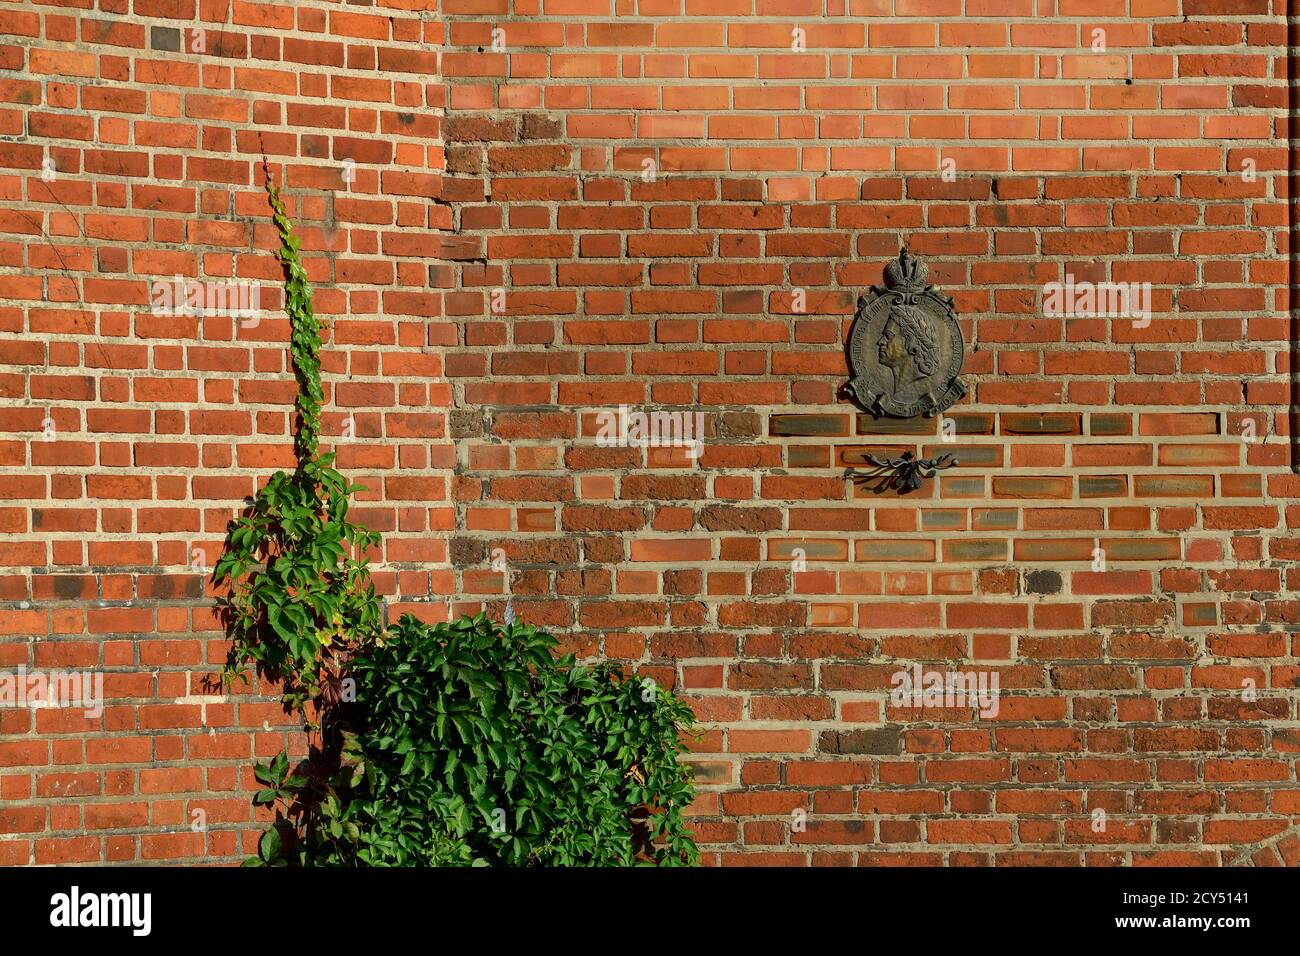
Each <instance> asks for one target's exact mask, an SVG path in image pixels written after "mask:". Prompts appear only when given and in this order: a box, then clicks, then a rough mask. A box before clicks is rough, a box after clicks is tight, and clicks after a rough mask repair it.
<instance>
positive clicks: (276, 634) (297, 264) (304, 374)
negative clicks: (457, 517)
mask: <svg viewBox="0 0 1300 956" xmlns="http://www.w3.org/2000/svg"><path fill="white" fill-rule="evenodd" d="M266 191H267V195H268V197H269V199H270V203H271V208H272V210H273V212H274V222H275V225H276V228H277V230H278V231H279V236H280V249H279V257H280V262H281V264H282V265H283V267H284V275H285V282H284V294H285V311H286V313H287V314H288V316H289V325H290V348H289V352H290V356H291V360H292V364H293V370H294V374H295V376H296V378H297V380H298V400H297V406H296V407H297V427H296V428H295V433H294V451H295V454H296V457H297V467H296V468H295V469H294V470H293V472H292V473H288V472H284V471H279V472H276V473H275V474H274V475H273V476H272V477H271V479H270V481H268V482H267V483H266V486H265V487H264V488H262V490H261V491H260V492H259V493H258V495H257V497H256V499H255V500H254V501H253V505H252V507H251V509H250V510H249V512H248V513H247V514H245V515H243V516H241V517H239V518H237V519H235V520H234V521H232V522H231V524H230V527H229V529H228V531H227V536H226V547H225V551H224V553H223V554H222V556H221V558H220V559H219V560H218V562H217V565H216V568H215V570H214V574H213V578H214V580H215V582H216V583H217V584H218V585H221V586H224V587H225V588H226V589H227V592H228V593H229V598H228V599H227V600H226V602H225V605H224V607H223V609H222V610H223V613H224V615H225V618H226V624H227V629H228V631H229V632H230V634H231V638H232V646H231V650H230V655H229V657H228V659H227V662H226V667H225V670H224V671H223V674H222V676H223V679H224V680H225V682H226V683H227V684H229V683H230V682H231V681H232V680H234V679H235V678H236V677H238V676H240V675H242V674H244V673H245V672H246V669H247V668H248V667H249V666H250V665H252V666H253V667H255V668H256V670H257V671H258V672H259V673H261V674H263V675H265V676H267V677H269V678H271V679H272V680H276V681H279V682H281V683H282V685H283V687H284V703H285V705H286V706H288V707H291V708H294V709H302V708H303V706H304V705H305V704H306V703H307V702H308V701H312V700H317V699H319V700H321V701H323V702H324V703H325V704H327V705H328V704H331V703H334V702H336V701H338V700H339V699H341V697H342V696H344V693H345V691H344V687H343V683H342V681H343V675H344V671H345V669H346V667H347V662H348V660H349V659H350V658H351V657H352V656H353V655H354V654H356V653H357V651H358V650H359V649H361V648H363V647H365V646H367V645H368V644H370V643H371V642H373V641H376V640H378V639H380V637H381V636H382V633H383V621H382V618H381V606H380V603H379V600H378V599H377V597H376V596H375V589H374V585H373V584H372V582H371V580H370V574H369V571H368V568H367V563H368V562H367V558H366V556H365V552H366V550H367V549H369V548H372V547H374V546H376V545H377V544H378V543H379V534H378V533H376V532H373V531H370V530H367V529H366V528H364V527H362V526H361V525H358V524H355V523H353V522H351V521H349V520H348V504H349V501H350V498H351V495H352V494H353V493H354V492H356V491H361V490H364V489H363V488H362V487H361V486H359V485H351V484H349V483H348V481H347V479H346V478H344V477H343V475H342V474H340V473H339V472H338V471H336V470H335V469H334V468H333V463H334V455H333V454H332V453H331V454H321V453H320V451H319V441H320V410H321V402H322V399H323V392H322V388H321V379H320V345H321V329H320V324H319V322H318V321H317V319H316V316H315V313H314V312H313V311H312V305H311V286H310V284H309V283H308V281H307V274H306V272H304V271H303V268H302V263H301V261H300V260H299V255H298V249H299V246H298V239H297V237H296V236H294V234H293V226H292V224H291V223H290V222H289V219H288V217H287V216H286V215H285V212H284V205H283V203H282V202H281V199H280V194H279V189H278V188H277V187H276V185H275V183H274V181H273V180H272V178H271V176H270V174H269V171H268V175H267V177H266Z"/></svg>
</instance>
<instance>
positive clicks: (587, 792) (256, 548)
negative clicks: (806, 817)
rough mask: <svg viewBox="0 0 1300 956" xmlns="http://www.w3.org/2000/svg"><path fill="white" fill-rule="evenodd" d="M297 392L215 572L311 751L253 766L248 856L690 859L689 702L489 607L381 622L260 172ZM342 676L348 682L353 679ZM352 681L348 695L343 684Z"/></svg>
mask: <svg viewBox="0 0 1300 956" xmlns="http://www.w3.org/2000/svg"><path fill="white" fill-rule="evenodd" d="M266 190H267V195H268V197H269V199H270V204H271V208H272V210H273V213H274V222H275V225H276V228H277V230H278V232H279V237H280V250H279V257H280V261H281V264H282V265H283V268H284V274H285V286H284V288H285V309H286V312H287V313H288V316H289V319H290V328H291V339H290V342H291V344H290V355H291V360H292V363H293V368H294V373H295V376H296V378H297V381H298V386H299V395H298V401H297V416H296V425H295V436H294V450H295V454H296V457H297V466H296V468H295V469H294V471H293V472H292V473H286V472H277V473H276V474H275V475H274V476H272V478H271V479H270V481H268V482H267V484H266V486H265V487H264V488H263V489H262V491H261V492H260V493H259V494H258V495H257V497H256V499H255V500H254V502H253V504H252V507H251V508H250V509H249V511H248V513H247V514H245V515H243V516H241V517H239V518H237V519H235V520H234V521H232V522H231V524H230V527H229V530H228V534H227V538H226V550H225V553H224V554H223V555H222V557H221V559H220V560H219V561H218V563H217V566H216V569H215V571H214V580H215V581H216V582H217V583H218V584H223V585H225V586H226V588H227V589H228V593H229V597H228V598H227V599H226V600H225V602H224V606H223V613H224V614H225V618H226V624H227V629H228V632H229V634H230V637H231V650H230V654H229V657H228V660H227V664H226V667H225V669H224V671H223V678H224V679H225V681H226V682H227V683H230V682H233V681H234V680H235V679H236V678H237V677H238V676H240V675H244V674H246V671H247V668H248V667H249V666H252V667H254V668H255V669H256V671H257V672H258V673H260V674H262V675H263V676H266V677H268V678H270V679H272V680H274V681H277V682H279V683H280V685H281V687H282V690H283V701H284V703H285V705H286V707H288V708H290V709H291V710H293V711H295V712H298V713H299V714H301V715H302V716H303V717H304V719H307V718H308V710H309V708H310V707H313V706H314V708H315V711H316V713H317V714H318V715H319V722H318V723H313V722H311V721H310V720H308V729H309V730H314V731H317V733H315V734H313V735H312V736H311V737H310V738H309V743H310V750H309V754H308V757H307V759H306V760H304V761H302V762H301V763H300V764H299V765H298V766H291V764H290V759H289V757H288V755H287V754H285V753H282V754H280V755H279V756H278V757H276V758H275V759H274V760H272V761H271V762H270V763H269V764H265V765H255V767H254V774H255V776H256V778H257V781H258V782H259V783H260V784H261V785H262V789H260V790H259V791H258V792H257V794H256V796H255V797H254V803H256V804H258V805H260V806H265V807H268V808H273V809H274V811H275V821H274V823H273V824H272V825H271V826H270V828H268V829H267V830H266V831H265V832H264V833H263V835H262V837H261V839H260V841H259V843H258V852H257V856H255V857H253V858H251V859H249V860H248V861H246V865H273V866H284V865H298V866H470V865H479V866H481V865H510V866H529V865H593V866H600V865H630V864H635V863H640V864H650V865H682V864H692V863H695V862H696V861H697V858H698V851H697V850H696V846H695V843H694V840H693V839H692V837H691V833H690V831H689V830H688V829H687V828H686V821H685V816H684V814H685V811H686V808H687V807H688V806H689V805H690V803H691V801H692V800H693V799H694V788H693V786H692V783H691V777H690V772H689V768H688V766H687V765H686V764H684V763H682V762H681V761H680V759H679V758H680V757H681V755H682V747H681V743H680V739H681V734H682V732H684V731H687V730H689V729H690V728H691V726H692V724H693V720H694V718H693V714H692V713H691V710H690V708H689V707H688V706H687V705H686V704H685V703H684V702H683V701H681V700H680V699H679V698H677V697H676V696H675V695H674V694H673V693H671V692H670V691H667V690H664V689H663V688H660V687H657V686H655V685H654V683H653V682H651V681H648V680H636V679H626V678H624V677H623V675H622V673H621V672H620V671H619V670H618V668H616V667H614V666H613V665H611V664H607V663H606V664H598V665H596V666H593V667H586V666H580V665H578V664H577V663H576V661H575V659H574V658H573V657H572V656H568V657H564V658H558V659H557V658H556V657H555V655H554V653H553V651H554V648H555V646H556V644H557V641H556V640H555V638H553V637H551V636H550V635H549V634H546V633H544V632H542V631H538V630H536V629H534V628H532V627H530V626H528V625H526V624H522V623H519V624H516V623H513V622H512V623H511V624H509V625H507V626H505V627H501V626H499V625H496V624H493V623H492V622H490V621H488V620H487V618H486V616H484V615H482V614H480V615H478V616H476V617H472V618H471V617H465V618H461V619H460V620H459V621H456V622H454V623H451V624H446V623H441V624H427V623H424V622H422V621H420V620H418V619H417V618H415V617H413V616H411V615H406V616H404V617H403V618H402V619H401V621H399V622H398V623H397V624H396V625H394V626H393V627H392V628H391V629H385V627H384V624H383V606H382V604H381V602H380V601H379V599H378V598H377V597H376V594H375V588H374V585H373V583H372V582H371V579H370V571H369V566H368V562H367V559H366V556H365V554H366V551H367V550H368V549H370V548H373V547H375V546H377V545H378V543H379V535H378V534H377V533H375V532H371V531H368V530H366V529H365V528H362V527H361V526H359V525H356V524H354V523H352V522H350V521H349V520H348V517H347V514H348V504H349V501H350V498H351V495H352V494H353V493H354V492H356V491H359V490H362V489H361V488H360V487H359V486H357V485H351V484H349V483H348V482H347V480H346V479H345V478H344V477H343V476H342V475H341V474H339V472H337V471H336V470H334V468H333V467H332V466H333V456H332V455H329V454H321V453H320V451H319V447H318V446H319V437H320V410H321V405H322V402H323V390H322V388H321V380H320V345H321V330H320V325H319V323H318V322H317V319H316V317H315V314H314V313H313V311H312V306H311V286H310V284H309V283H308V281H307V276H306V273H305V272H304V271H303V268H302V265H301V262H300V259H299V245H298V240H297V239H296V238H295V236H294V235H293V228H292V224H291V223H290V221H289V219H288V217H287V216H286V215H285V211H284V206H283V204H282V202H281V200H280V194H279V191H278V189H277V188H276V186H275V184H274V182H273V181H272V179H271V176H270V171H269V169H268V170H267V176H266ZM349 685H351V687H349ZM349 690H354V691H355V693H349V692H348V691H349Z"/></svg>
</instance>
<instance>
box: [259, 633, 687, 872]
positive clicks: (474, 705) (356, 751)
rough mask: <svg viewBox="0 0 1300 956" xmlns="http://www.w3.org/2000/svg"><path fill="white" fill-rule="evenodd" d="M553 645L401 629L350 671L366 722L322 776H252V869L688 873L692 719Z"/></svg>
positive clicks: (542, 638)
mask: <svg viewBox="0 0 1300 956" xmlns="http://www.w3.org/2000/svg"><path fill="white" fill-rule="evenodd" d="M556 643H557V642H556V640H555V638H553V637H551V636H550V635H549V634H546V633H544V632H542V631H539V630H536V629H534V628H533V627H531V626H529V625H526V624H510V625H508V626H505V627H501V626H500V625H496V624H494V623H492V622H491V621H489V620H488V619H487V618H486V617H485V616H484V615H482V614H480V615H478V616H477V617H473V618H469V617H465V618H462V619H460V620H459V621H456V622H455V623H452V624H446V623H441V624H433V625H430V624H426V623H424V622H422V621H420V620H418V619H417V618H415V617H412V616H410V615H406V616H404V617H403V618H402V620H401V621H400V622H399V623H398V624H397V625H396V626H395V627H394V629H393V631H392V633H391V634H390V635H389V637H388V639H387V640H386V641H385V642H384V643H383V644H382V645H381V646H376V647H374V648H372V649H371V651H370V652H368V653H366V654H363V655H359V656H358V657H357V658H355V659H354V661H353V667H352V674H353V675H354V676H355V678H356V681H357V699H358V703H359V704H364V711H365V720H364V721H363V722H362V723H361V724H360V726H359V728H358V729H357V730H355V731H348V732H346V733H345V734H344V744H343V747H342V753H341V758H340V760H339V762H338V764H337V766H335V767H333V768H332V769H331V770H330V771H329V772H327V773H323V774H315V775H302V774H291V773H290V772H289V767H288V763H287V761H283V760H282V761H280V762H278V763H273V764H272V765H271V766H270V767H268V768H262V769H260V770H259V780H261V781H262V782H263V783H264V784H266V789H265V790H263V791H261V792H260V793H259V794H258V795H257V798H256V799H257V801H258V802H261V803H265V804H275V805H276V806H277V807H279V808H281V813H280V823H281V826H280V828H279V829H278V830H271V831H268V832H267V834H266V835H265V836H264V837H263V842H262V844H261V846H259V859H260V861H261V862H263V863H270V864H285V863H291V864H298V865H342V866H355V865H370V866H450V865H462V866H464V865H480V866H481V865H497V866H620V865H633V864H646V865H667V866H673V865H683V864H691V863H694V862H696V860H697V858H698V851H697V849H696V846H695V843H694V841H693V839H692V838H691V835H690V831H689V830H688V829H687V827H686V820H685V817H684V812H685V810H686V808H687V807H688V806H689V805H690V803H691V801H692V799H694V788H693V786H692V784H691V779H690V774H689V771H688V769H687V767H686V766H685V765H684V764H682V763H680V762H679V757H680V756H681V752H682V751H681V744H680V731H681V729H682V728H684V727H687V726H689V725H690V724H691V722H692V721H693V716H692V714H691V711H690V708H689V707H687V706H686V704H685V703H683V702H682V701H681V700H679V699H678V698H677V697H675V696H674V695H673V694H672V693H670V692H668V691H666V690H664V689H663V688H660V687H657V686H655V684H654V683H653V682H652V681H649V680H637V679H632V680H628V679H624V678H623V676H622V674H621V673H620V672H619V670H618V669H617V668H616V667H614V666H612V665H610V664H599V665H596V666H595V667H584V666H580V665H578V664H577V663H576V662H575V661H574V658H573V657H572V656H568V657H564V658H559V659H557V658H556V657H554V655H553V654H552V649H553V648H554V647H555V645H556Z"/></svg>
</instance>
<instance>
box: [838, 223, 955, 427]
mask: <svg viewBox="0 0 1300 956" xmlns="http://www.w3.org/2000/svg"><path fill="white" fill-rule="evenodd" d="M929 277H930V270H929V269H928V268H927V267H926V265H925V263H923V262H921V261H920V260H918V259H913V258H912V257H911V256H910V255H908V253H907V249H906V248H904V249H903V250H902V252H900V253H899V254H898V258H897V259H892V260H890V262H889V264H888V265H886V266H885V285H884V288H881V287H879V286H872V287H871V291H870V292H869V293H868V294H867V295H864V296H863V297H862V298H860V299H858V311H857V314H856V315H855V316H854V318H853V329H852V331H850V332H849V344H848V358H849V370H850V372H851V373H852V375H853V378H852V380H851V381H850V382H849V383H848V388H849V391H850V392H852V394H853V397H854V399H856V401H857V403H858V405H860V406H861V407H862V408H864V409H865V410H866V411H869V412H871V413H872V414H873V415H876V416H878V417H879V416H881V415H892V416H893V417H895V418H915V417H916V416H918V415H925V416H927V417H928V416H933V415H937V414H938V413H939V412H941V411H943V410H944V409H945V408H947V407H948V406H949V405H951V404H953V402H956V401H958V400H959V399H960V398H961V397H962V396H963V395H965V394H966V386H965V385H964V384H963V383H962V381H961V379H960V378H958V377H957V376H959V375H960V374H961V366H962V362H963V361H964V360H965V357H966V343H965V342H964V341H963V339H962V336H961V327H960V326H959V325H958V324H957V313H956V311H955V310H954V309H953V302H952V299H950V298H948V296H946V295H944V294H943V293H942V292H940V291H939V290H938V289H936V288H935V287H934V286H932V285H929V284H928V282H927V280H928V279H929Z"/></svg>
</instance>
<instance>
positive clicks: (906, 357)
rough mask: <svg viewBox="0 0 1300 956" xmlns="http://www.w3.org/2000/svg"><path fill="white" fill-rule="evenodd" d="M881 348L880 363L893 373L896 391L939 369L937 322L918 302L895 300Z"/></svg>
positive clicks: (882, 335)
mask: <svg viewBox="0 0 1300 956" xmlns="http://www.w3.org/2000/svg"><path fill="white" fill-rule="evenodd" d="M877 352H878V358H879V359H880V364H881V365H883V366H885V367H886V368H888V369H889V370H890V371H891V372H892V373H893V376H894V381H893V388H892V389H891V391H894V392H897V391H898V390H899V389H900V388H902V387H904V386H907V385H911V384H912V383H913V382H917V381H919V380H921V379H924V378H929V377H930V376H931V375H933V374H934V373H935V372H937V371H938V370H939V361H940V354H939V337H938V334H937V333H936V332H935V328H934V323H933V322H932V321H931V320H930V319H929V318H928V317H927V316H926V314H925V313H924V312H922V311H921V310H920V309H918V308H917V307H916V306H914V305H903V304H895V305H894V307H893V308H892V309H890V310H889V318H888V319H886V320H885V327H884V329H883V330H882V332H881V335H880V344H879V346H878V349H877Z"/></svg>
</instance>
